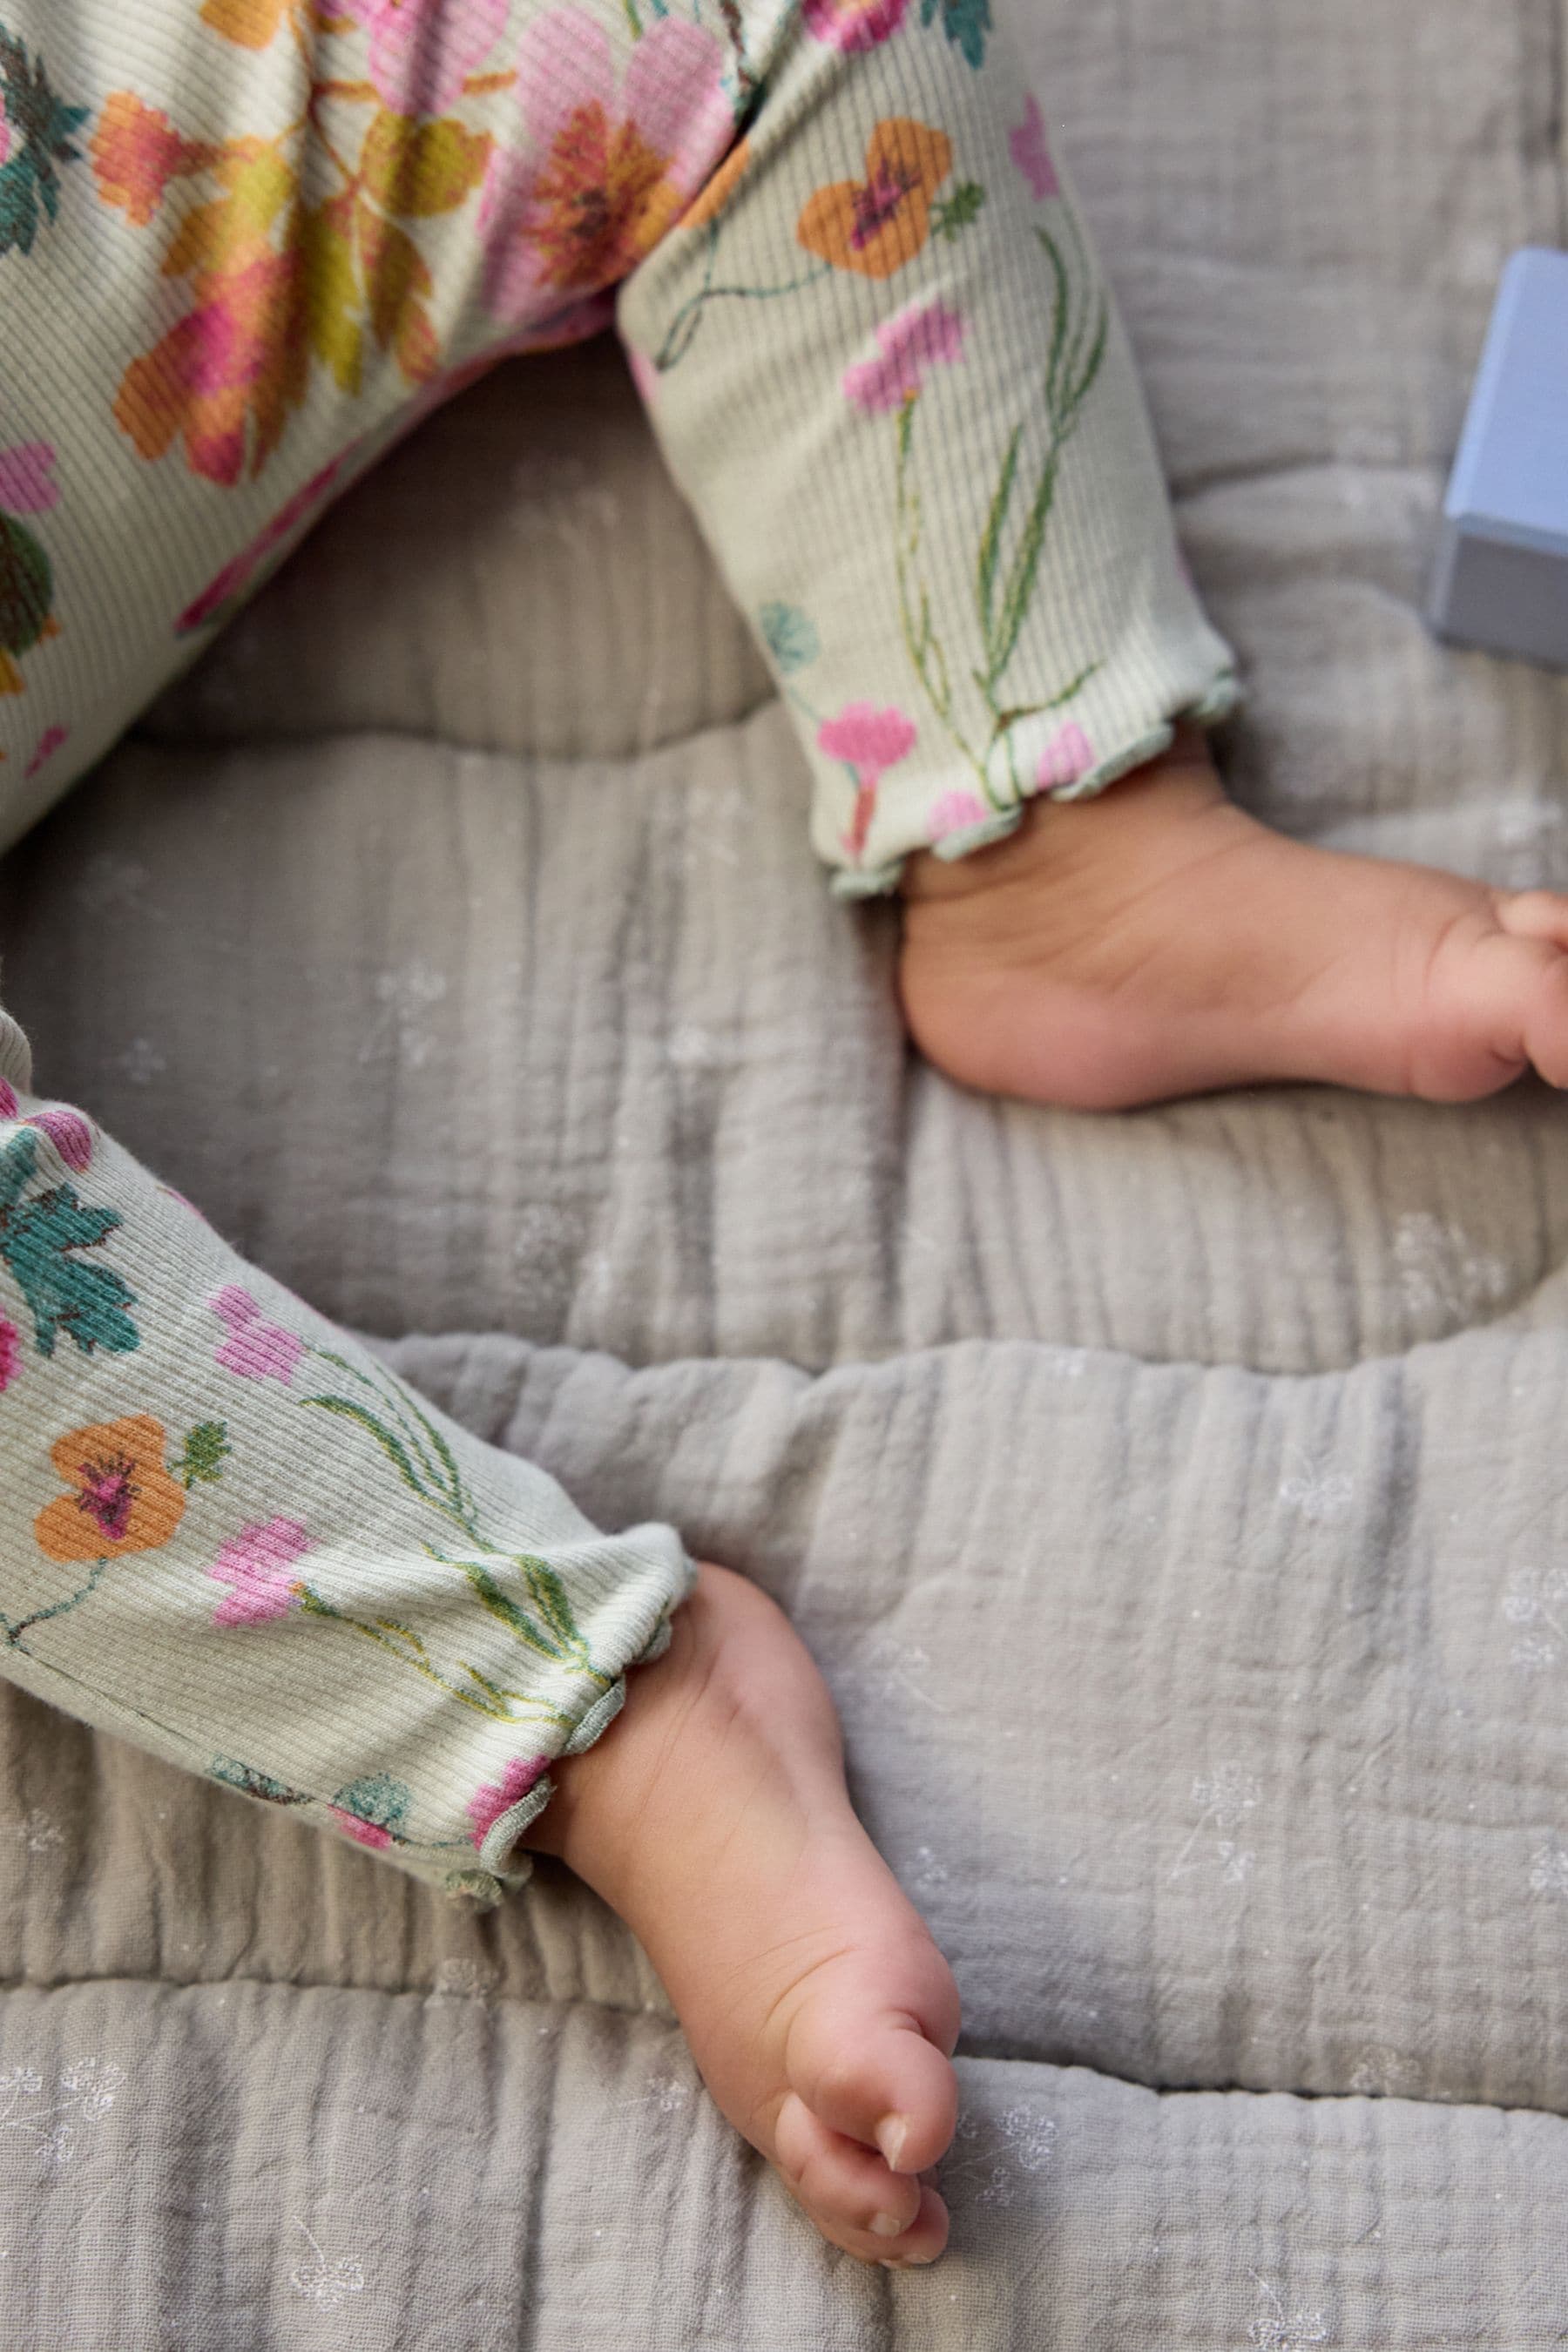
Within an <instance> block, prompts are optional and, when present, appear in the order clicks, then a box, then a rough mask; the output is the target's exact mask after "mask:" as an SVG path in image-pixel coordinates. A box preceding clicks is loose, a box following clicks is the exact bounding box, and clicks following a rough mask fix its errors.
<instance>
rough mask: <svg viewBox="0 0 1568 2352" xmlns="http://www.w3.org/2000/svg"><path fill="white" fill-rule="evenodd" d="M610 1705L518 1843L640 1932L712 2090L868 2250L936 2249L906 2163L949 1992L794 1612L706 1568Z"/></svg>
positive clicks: (828, 2220) (942, 2135)
mask: <svg viewBox="0 0 1568 2352" xmlns="http://www.w3.org/2000/svg"><path fill="white" fill-rule="evenodd" d="M672 1636H673V1638H672V1639H671V1642H670V1645H669V1648H668V1651H667V1652H666V1653H665V1654H664V1656H663V1657H662V1658H661V1659H658V1661H656V1663H655V1664H651V1665H647V1666H638V1667H637V1668H636V1669H635V1670H634V1672H633V1674H632V1675H631V1678H630V1682H629V1685H628V1689H627V1697H626V1707H625V1710H624V1712H623V1713H622V1714H621V1716H620V1717H618V1718H617V1720H616V1723H615V1725H614V1726H613V1727H612V1728H611V1730H609V1731H608V1732H607V1733H606V1734H605V1737H604V1738H602V1739H599V1740H597V1741H596V1742H595V1745H594V1746H593V1747H592V1748H586V1749H584V1753H583V1754H582V1755H581V1756H578V1757H575V1758H574V1759H572V1760H571V1761H570V1762H569V1763H566V1764H564V1765H563V1766H561V1767H560V1768H559V1769H558V1772H557V1775H556V1792H555V1795H554V1796H553V1797H552V1800H551V1801H550V1803H549V1805H548V1806H547V1807H546V1808H545V1810H544V1811H543V1812H542V1814H540V1816H539V1817H538V1819H537V1821H536V1822H534V1823H533V1825H532V1827H531V1830H530V1831H529V1832H528V1833H527V1837H526V1841H525V1842H526V1843H528V1844H530V1845H532V1846H536V1847H538V1848H540V1849H541V1850H542V1851H543V1852H545V1853H552V1854H556V1855H558V1856H559V1857H560V1858H561V1860H563V1862H565V1863H566V1864H568V1865H569V1866H570V1867H571V1868H572V1869H573V1870H574V1871H575V1872H576V1873H577V1874H578V1876H579V1877H580V1878H584V1879H586V1881H587V1882H588V1884H589V1885H590V1886H593V1887H595V1888H596V1890H597V1891H598V1893H599V1894H601V1895H603V1896H604V1897H605V1901H606V1902H607V1903H609V1904H610V1905H611V1906H612V1907H613V1908H614V1909H615V1910H616V1911H618V1912H619V1913H620V1915H621V1916H622V1918H623V1919H625V1920H626V1923H627V1925H628V1926H629V1927H631V1928H632V1930H633V1932H634V1933H635V1934H636V1935H637V1938H638V1940H639V1941H640V1942H641V1944H642V1946H643V1948H644V1949H645V1951H646V1952H647V1955H648V1958H650V1959H651V1960H652V1962H653V1964H654V1967H655V1968H656V1969H658V1974H659V1977H660V1979H661V1980H662V1981H663V1983H664V1986H665V1989H666V1990H667V1991H668V1994H669V1997H670V2000H672V2001H673V2002H674V2004H675V2009H676V2012H677V2014H678V2015H679V2019H680V2022H681V2024H682V2026H683V2028H684V2029H685V2032H686V2037H687V2040H688V2041H689V2043H690V2045H691V2051H692V2055H693V2056H694V2057H695V2059H696V2061H697V2063H698V2065H699V2067H700V2069H701V2072H702V2076H703V2079H704V2081H705V2082H706V2083H707V2084H708V2087H709V2089H710V2091H711V2093H712V2095H713V2097H714V2099H715V2100H716V2102H717V2103H718V2105H719V2106H720V2107H721V2109H722V2111H723V2113H724V2114H725V2115H726V2116H728V2117H729V2119H730V2121H731V2123H732V2124H733V2125H734V2126H735V2127H736V2129H737V2130H739V2131H741V2132H742V2133H743V2134H744V2135H745V2137H746V2138H747V2139H749V2140H750V2141H751V2143H752V2147H756V2148H759V2149H760V2150H761V2151H762V2153H763V2156H765V2157H766V2158H768V2161H769V2162H770V2163H771V2164H772V2165H773V2166H774V2167H775V2168H776V2169H777V2171H778V2172H779V2173H780V2174H781V2176H782V2177H783V2179H784V2182H785V2184H786V2185H787V2187H788V2188H789V2189H790V2190H791V2191H792V2193H793V2194H794V2195H795V2198H796V2199H797V2200H799V2202H800V2204H801V2205H802V2206H804V2208H805V2211H806V2212H807V2213H808V2214H809V2215H810V2217H811V2219H812V2221H815V2222H816V2226H817V2228H818V2229H819V2230H820V2231H822V2234H823V2236H824V2237H825V2238H827V2239H828V2240H829V2241H830V2242H832V2243H833V2244H834V2245H836V2246H841V2247H843V2249H844V2251H845V2252H847V2253H851V2254H857V2255H858V2256H859V2257H860V2259H861V2260H862V2261H863V2262H881V2263H889V2262H890V2263H896V2264H903V2263H929V2262H934V2261H935V2259H936V2257H937V2255H938V2254H939V2253H941V2252H942V2247H943V2245H944V2244H945V2243H946V2241H947V2209H946V2208H945V2206H944V2205H943V2203H942V2199H941V2198H940V2197H939V2196H938V2195H937V2194H936V2192H935V2190H934V2189H931V2188H930V2187H927V2186H924V2185H923V2184H922V2183H921V2180H920V2179H919V2178H918V2175H919V2174H920V2173H921V2171H923V2170H924V2169H925V2168H927V2167H928V2166H930V2165H932V2164H934V2163H935V2162H936V2159H937V2158H938V2157H940V2156H941V2155H942V2151H943V2150H944V2149H945V2148H946V2147H947V2146H948V2143H949V2141H950V2140H951V2139H952V2130H953V2124H954V2120H955V2116H956V2108H957V2082H956V2078H955V2076H954V2074H953V2071H952V2065H951V2064H950V2063H949V2060H950V2059H951V2057H952V2050H953V2046H954V2044H955V2042H957V2039H958V1990H957V1988H956V1986H955V1985H954V1983H953V1980H952V1974H951V1972H950V1970H949V1969H948V1966H947V1963H946V1961H945V1960H944V1959H943V1958H942V1955H941V1953H940V1952H939V1951H938V1950H937V1948H936V1946H935V1945H934V1943H933V1942H932V1941H931V1936H930V1934H929V1933H928V1931H927V1929H926V1927H925V1923H924V1922H923V1920H922V1919H921V1916H920V1915H919V1913H918V1912H917V1911H915V1910H914V1909H913V1907H912V1906H910V1903H909V1902H908V1901H907V1900H906V1899H905V1897H904V1895H903V1894H902V1893H901V1892H900V1887H899V1885H898V1882H897V1880H896V1879H895V1878H894V1877H893V1874H892V1873H891V1872H890V1871H889V1868H888V1866H887V1864H885V1863H884V1862H883V1861H882V1859H881V1857H880V1855H879V1853H877V1850H876V1848H875V1847H874V1846H873V1845H872V1843H871V1841H870V1839H869V1838H868V1836H867V1834H866V1832H865V1831H864V1830H863V1829H862V1828H861V1826H860V1823H859V1822H858V1820H857V1819H856V1817H855V1814H854V1812H853V1811H852V1810H851V1808H850V1804H849V1798H848V1794H847V1790H846V1789H845V1785H844V1764H843V1748H842V1744H841V1741H840V1738H839V1730H838V1720H837V1716H836V1715H835V1713H834V1709H833V1702H832V1700H831V1698H830V1697H829V1696H828V1694H827V1689H826V1685H825V1684H824V1683H823V1680H822V1677H821V1676H820V1675H819V1674H818V1673H817V1671H816V1666H815V1665H814V1664H812V1661H811V1658H810V1656H809V1655H808V1654H807V1652H806V1650H805V1647H804V1645H803V1644H802V1643H801V1642H800V1641H799V1640H798V1638H797V1637H796V1635H795V1633H794V1632H793V1631H792V1630H791V1628H790V1625H789V1623H788V1621H787V1620H786V1619H785V1618H784V1615H783V1614H782V1612H780V1611H779V1610H778V1609H776V1608H775V1607H774V1605H773V1602H772V1601H770V1600H769V1599H768V1598H767V1596H766V1595H765V1594H764V1593H763V1592H760V1591H758V1590H757V1588H756V1586H755V1585H753V1584H751V1583H748V1581H747V1580H746V1579H745V1578H744V1577H740V1576H735V1575H732V1574H731V1572H730V1571H729V1570H727V1569H721V1568H711V1567H704V1568H703V1569H702V1570H701V1573H700V1578H699V1580H698V1585H697V1589H696V1591H694V1592H693V1593H692V1595H691V1597H690V1598H689V1600H688V1601H686V1602H685V1603H684V1604H683V1605H682V1607H681V1608H679V1610H677V1612H675V1616H674V1618H673V1620H672Z"/></svg>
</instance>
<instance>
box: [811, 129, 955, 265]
mask: <svg viewBox="0 0 1568 2352" xmlns="http://www.w3.org/2000/svg"><path fill="white" fill-rule="evenodd" d="M951 169H952V140H951V139H949V137H948V136H947V133H946V132H945V131H936V130H933V129H932V128H931V125H930V124H929V123H925V122H911V121H908V120H907V119H906V118H905V117H904V116H902V115H891V116H889V118H888V119H887V120H886V121H881V122H879V123H878V125H877V127H876V129H875V130H874V131H872V133H871V136H870V139H869V141H868V143H867V148H866V176H865V178H864V179H863V180H836V181H835V182H834V184H833V185H832V186H831V187H827V188H818V190H817V191H816V194H815V195H814V196H813V197H812V198H811V199H810V200H809V202H808V203H807V204H806V205H805V209H804V210H803V212H802V213H801V215H800V218H799V220H798V221H797V222H796V223H795V242H796V243H797V244H799V245H804V246H805V249H806V251H807V253H814V254H816V257H817V259H818V260H819V261H826V262H831V264H832V265H833V267H834V268H835V269H853V270H855V271H857V272H858V275H859V276H860V277H862V278H890V277H891V276H892V274H893V272H894V271H895V270H896V269H901V268H903V267H904V264H905V263H906V262H908V261H912V260H913V259H914V257H915V256H916V254H917V253H919V252H920V251H921V247H923V246H924V244H925V242H926V239H927V237H928V236H930V235H931V198H932V196H934V195H935V194H936V192H937V190H938V188H940V187H941V185H942V182H943V180H945V179H946V177H947V175H948V173H949V171H950V170H951Z"/></svg>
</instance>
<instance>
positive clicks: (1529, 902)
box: [1497, 890, 1568, 948]
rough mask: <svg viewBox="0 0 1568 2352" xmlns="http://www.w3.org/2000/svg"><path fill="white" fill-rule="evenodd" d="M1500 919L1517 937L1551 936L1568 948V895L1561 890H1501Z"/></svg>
mask: <svg viewBox="0 0 1568 2352" xmlns="http://www.w3.org/2000/svg"><path fill="white" fill-rule="evenodd" d="M1497 919H1498V921H1499V923H1500V925H1501V927H1502V929H1504V930H1505V931H1511V932H1512V934H1513V936H1514V938H1515V939H1516V940H1550V941H1551V942H1552V945H1553V946H1555V947H1560V948H1568V898H1564V897H1563V895H1562V894H1561V892H1559V891H1556V890H1508V891H1500V892H1499V893H1498V897H1497Z"/></svg>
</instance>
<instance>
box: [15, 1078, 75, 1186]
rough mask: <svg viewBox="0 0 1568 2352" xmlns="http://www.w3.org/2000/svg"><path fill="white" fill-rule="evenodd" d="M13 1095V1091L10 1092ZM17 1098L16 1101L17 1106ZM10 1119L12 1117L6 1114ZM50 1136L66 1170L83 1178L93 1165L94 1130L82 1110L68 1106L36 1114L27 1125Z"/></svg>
mask: <svg viewBox="0 0 1568 2352" xmlns="http://www.w3.org/2000/svg"><path fill="white" fill-rule="evenodd" d="M6 1091H7V1092H9V1091H10V1090H9V1088H7V1089H6ZM15 1101H16V1097H15V1096H13V1097H12V1102H13V1104H15ZM6 1116H9V1114H6ZM26 1124H27V1126H29V1127H36V1128H37V1129H40V1131H41V1132H42V1133H43V1134H45V1135H47V1137H48V1139H49V1141H50V1142H51V1143H52V1144H53V1145H54V1147H55V1150H57V1151H58V1153H59V1155H60V1158H61V1159H62V1160H64V1161H65V1163H66V1166H67V1167H68V1168H69V1169H72V1170H74V1171H75V1172H76V1174H77V1175H80V1174H81V1173H82V1172H83V1171H84V1170H85V1169H87V1168H89V1166H90V1165H91V1163H92V1129H91V1128H90V1127H89V1125H88V1123H87V1121H86V1119H85V1118H83V1117H82V1115H81V1113H80V1111H79V1110H71V1109H70V1108H68V1107H67V1106H66V1105H65V1104H61V1105H60V1107H59V1108H58V1109H53V1110H39V1111H35V1112H34V1113H33V1116H32V1117H31V1118H29V1119H28V1120H27V1121H26Z"/></svg>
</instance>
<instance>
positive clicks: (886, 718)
mask: <svg viewBox="0 0 1568 2352" xmlns="http://www.w3.org/2000/svg"><path fill="white" fill-rule="evenodd" d="M816 743H817V749H818V750H819V751H826V754H827V756H828V758H829V759H830V760H843V761H846V762H847V764H848V766H849V767H850V768H851V769H852V770H853V771H854V775H855V787H856V790H855V814H854V816H853V817H852V819H851V821H850V825H849V830H848V832H847V834H846V835H845V836H844V845H845V847H846V849H847V851H848V852H849V855H850V856H851V857H858V856H861V854H862V853H863V851H864V849H865V847H866V835H867V834H868V832H869V831H870V828H871V815H872V812H873V810H874V809H875V807H876V805H877V787H878V785H879V783H880V782H881V781H882V772H883V770H884V769H885V768H890V767H892V766H894V765H895V763H896V762H897V761H900V760H902V759H904V758H906V757H907V756H908V754H909V753H910V751H913V750H914V747H915V727H914V722H913V720H912V719H906V718H905V717H904V714H903V712H902V711H901V710H899V709H886V710H879V709H877V708H876V706H875V704H874V703H869V702H849V703H846V705H845V707H844V709H842V710H841V711H840V712H839V713H838V716H837V719H824V720H823V722H822V724H821V726H820V727H819V728H818V729H817V730H816Z"/></svg>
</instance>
